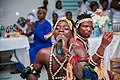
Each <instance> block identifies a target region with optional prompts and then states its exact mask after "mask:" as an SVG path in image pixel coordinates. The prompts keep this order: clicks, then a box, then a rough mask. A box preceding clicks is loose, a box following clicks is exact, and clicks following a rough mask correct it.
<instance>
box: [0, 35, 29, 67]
mask: <svg viewBox="0 0 120 80" xmlns="http://www.w3.org/2000/svg"><path fill="white" fill-rule="evenodd" d="M7 50H15V51H16V56H17V58H18V59H19V60H20V62H21V63H22V64H23V65H24V66H25V67H27V66H28V65H30V58H29V42H28V38H27V37H17V38H4V39H1V38H0V51H7ZM11 61H15V62H18V61H17V59H16V58H15V56H14V54H13V56H12V58H11Z"/></svg>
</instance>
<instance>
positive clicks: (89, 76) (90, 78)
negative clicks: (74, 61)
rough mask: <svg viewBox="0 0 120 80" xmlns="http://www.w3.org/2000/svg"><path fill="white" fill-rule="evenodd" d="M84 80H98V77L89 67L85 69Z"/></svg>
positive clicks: (86, 66)
mask: <svg viewBox="0 0 120 80" xmlns="http://www.w3.org/2000/svg"><path fill="white" fill-rule="evenodd" d="M83 80H98V75H97V73H96V72H95V71H94V69H92V68H91V67H90V66H89V65H85V66H84V68H83Z"/></svg>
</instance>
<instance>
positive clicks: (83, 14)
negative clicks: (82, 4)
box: [75, 12, 92, 28]
mask: <svg viewBox="0 0 120 80" xmlns="http://www.w3.org/2000/svg"><path fill="white" fill-rule="evenodd" d="M91 15H92V14H88V13H87V12H83V13H81V14H79V15H78V16H77V20H76V22H75V24H76V23H77V22H78V21H79V20H82V19H85V18H91V19H92V16H91ZM80 25H81V23H80V24H79V27H80ZM79 27H78V28H79Z"/></svg>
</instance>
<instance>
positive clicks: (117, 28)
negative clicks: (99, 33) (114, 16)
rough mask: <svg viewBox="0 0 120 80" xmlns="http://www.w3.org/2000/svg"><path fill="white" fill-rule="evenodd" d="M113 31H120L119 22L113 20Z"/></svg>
mask: <svg viewBox="0 0 120 80" xmlns="http://www.w3.org/2000/svg"><path fill="white" fill-rule="evenodd" d="M113 31H114V32H119V31H120V22H113Z"/></svg>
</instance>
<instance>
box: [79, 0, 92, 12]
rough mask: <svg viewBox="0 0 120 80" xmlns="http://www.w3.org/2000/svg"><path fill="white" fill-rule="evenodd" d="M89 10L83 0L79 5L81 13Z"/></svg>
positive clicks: (85, 0)
mask: <svg viewBox="0 0 120 80" xmlns="http://www.w3.org/2000/svg"><path fill="white" fill-rule="evenodd" d="M89 10H90V8H89V5H88V2H87V0H83V3H82V5H81V12H86V11H89Z"/></svg>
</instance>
